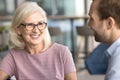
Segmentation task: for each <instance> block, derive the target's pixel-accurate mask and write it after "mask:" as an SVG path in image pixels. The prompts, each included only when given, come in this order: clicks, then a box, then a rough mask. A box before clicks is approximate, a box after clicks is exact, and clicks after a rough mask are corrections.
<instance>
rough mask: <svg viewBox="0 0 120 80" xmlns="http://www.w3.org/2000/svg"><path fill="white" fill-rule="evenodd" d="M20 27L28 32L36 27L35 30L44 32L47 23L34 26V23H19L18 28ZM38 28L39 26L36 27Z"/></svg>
mask: <svg viewBox="0 0 120 80" xmlns="http://www.w3.org/2000/svg"><path fill="white" fill-rule="evenodd" d="M44 24H45V25H44ZM21 26H23V27H25V29H26V30H29V31H31V30H33V29H34V28H35V26H37V28H38V29H39V30H44V29H45V28H46V26H47V23H46V22H39V23H38V24H34V23H21V24H20V27H21ZM27 26H30V27H29V28H31V29H28V28H27ZM38 26H40V27H38ZM41 27H43V28H41Z"/></svg>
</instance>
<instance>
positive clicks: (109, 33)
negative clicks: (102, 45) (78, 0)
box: [88, 0, 120, 43]
mask: <svg viewBox="0 0 120 80" xmlns="http://www.w3.org/2000/svg"><path fill="white" fill-rule="evenodd" d="M89 15H90V20H89V23H88V24H89V26H90V27H91V28H92V29H93V31H94V36H95V40H96V41H98V42H107V43H112V42H113V41H114V40H112V39H115V38H114V37H113V36H115V34H113V33H115V31H116V30H118V28H119V27H120V0H93V2H92V4H91V7H90V11H89Z"/></svg>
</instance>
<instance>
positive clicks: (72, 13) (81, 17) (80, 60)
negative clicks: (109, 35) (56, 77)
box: [0, 0, 100, 80]
mask: <svg viewBox="0 0 120 80" xmlns="http://www.w3.org/2000/svg"><path fill="white" fill-rule="evenodd" d="M24 1H36V2H38V4H39V5H40V6H41V7H42V8H43V9H44V10H45V11H46V12H47V16H48V28H49V31H50V34H51V37H52V39H53V40H54V41H56V42H58V43H61V44H63V45H66V46H68V47H69V49H70V50H71V53H72V55H73V59H74V62H75V65H76V68H77V71H78V72H80V71H82V70H85V69H86V65H85V63H84V61H85V59H86V58H87V56H89V55H90V53H91V52H92V51H93V50H94V49H95V48H96V47H97V46H98V45H99V44H100V43H98V42H95V41H94V37H93V34H92V31H91V30H90V28H89V27H88V26H87V22H88V20H89V16H88V11H89V8H90V4H91V2H92V0H0V61H1V60H2V59H3V57H4V56H5V55H6V53H7V51H8V50H9V49H10V48H11V47H12V45H11V44H10V41H9V28H10V25H11V20H12V16H13V13H14V10H15V9H16V8H17V6H18V5H20V4H21V3H22V2H24ZM79 80H80V79H79ZM81 80H82V79H81ZM86 80H87V79H86ZM88 80H89V79H88Z"/></svg>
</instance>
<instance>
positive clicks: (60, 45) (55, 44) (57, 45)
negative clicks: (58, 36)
mask: <svg viewBox="0 0 120 80" xmlns="http://www.w3.org/2000/svg"><path fill="white" fill-rule="evenodd" d="M53 46H54V47H56V48H67V46H65V45H63V44H60V43H54V45H53Z"/></svg>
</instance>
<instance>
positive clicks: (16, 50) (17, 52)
mask: <svg viewBox="0 0 120 80" xmlns="http://www.w3.org/2000/svg"><path fill="white" fill-rule="evenodd" d="M23 52H25V51H24V49H19V48H11V49H10V50H9V51H8V53H10V54H19V53H23Z"/></svg>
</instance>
